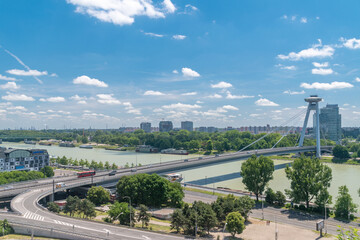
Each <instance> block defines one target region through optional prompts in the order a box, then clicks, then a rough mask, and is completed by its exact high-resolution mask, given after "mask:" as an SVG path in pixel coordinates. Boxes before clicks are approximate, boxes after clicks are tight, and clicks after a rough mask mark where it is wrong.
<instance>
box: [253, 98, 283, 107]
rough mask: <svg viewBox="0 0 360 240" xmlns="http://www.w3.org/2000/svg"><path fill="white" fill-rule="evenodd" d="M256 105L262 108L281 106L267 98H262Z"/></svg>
mask: <svg viewBox="0 0 360 240" xmlns="http://www.w3.org/2000/svg"><path fill="white" fill-rule="evenodd" d="M255 104H256V105H258V106H262V107H276V106H279V104H277V103H274V102H272V101H270V100H268V99H266V98H260V99H259V100H257V101H256V102H255Z"/></svg>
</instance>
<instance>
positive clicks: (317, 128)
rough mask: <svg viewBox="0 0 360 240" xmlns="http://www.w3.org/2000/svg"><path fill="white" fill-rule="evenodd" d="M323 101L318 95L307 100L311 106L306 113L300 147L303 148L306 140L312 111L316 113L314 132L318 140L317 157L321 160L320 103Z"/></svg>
mask: <svg viewBox="0 0 360 240" xmlns="http://www.w3.org/2000/svg"><path fill="white" fill-rule="evenodd" d="M321 101H322V98H320V97H318V96H317V95H311V96H310V97H309V98H305V102H308V103H309V105H308V107H307V111H306V116H305V120H304V125H303V128H302V130H301V135H300V141H299V147H302V146H303V144H304V139H305V132H306V127H307V124H308V121H309V115H310V111H311V110H314V111H315V115H314V118H315V119H314V130H315V138H316V157H317V158H320V157H321V146H320V119H319V116H320V113H319V102H321Z"/></svg>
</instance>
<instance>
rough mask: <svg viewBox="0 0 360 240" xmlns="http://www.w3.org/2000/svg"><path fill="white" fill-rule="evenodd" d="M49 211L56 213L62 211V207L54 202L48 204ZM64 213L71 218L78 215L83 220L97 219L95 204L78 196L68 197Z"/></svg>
mask: <svg viewBox="0 0 360 240" xmlns="http://www.w3.org/2000/svg"><path fill="white" fill-rule="evenodd" d="M48 209H49V211H52V212H56V213H59V212H60V211H61V210H60V207H59V206H58V205H57V204H56V203H54V202H50V203H49V204H48ZM63 211H64V213H66V214H69V215H70V216H71V217H73V216H74V215H75V214H76V213H77V214H78V215H79V216H82V217H83V218H93V217H96V212H95V204H94V203H92V202H91V201H90V200H88V199H83V200H81V199H80V198H79V197H78V196H74V197H73V196H69V197H67V198H66V203H65V206H64V209H63Z"/></svg>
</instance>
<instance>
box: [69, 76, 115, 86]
mask: <svg viewBox="0 0 360 240" xmlns="http://www.w3.org/2000/svg"><path fill="white" fill-rule="evenodd" d="M73 83H74V84H83V85H90V86H96V87H108V85H107V84H106V83H104V82H103V81H100V80H98V79H96V78H89V77H88V76H86V75H82V76H80V77H77V78H75V79H74V80H73Z"/></svg>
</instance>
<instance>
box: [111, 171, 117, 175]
mask: <svg viewBox="0 0 360 240" xmlns="http://www.w3.org/2000/svg"><path fill="white" fill-rule="evenodd" d="M116 173H117V171H116V170H113V171H111V172H109V176H114V175H115V174H116Z"/></svg>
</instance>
